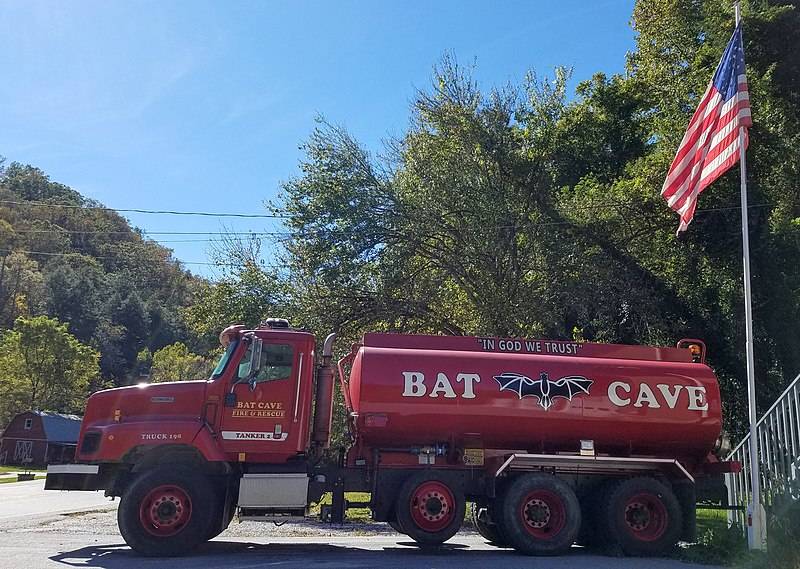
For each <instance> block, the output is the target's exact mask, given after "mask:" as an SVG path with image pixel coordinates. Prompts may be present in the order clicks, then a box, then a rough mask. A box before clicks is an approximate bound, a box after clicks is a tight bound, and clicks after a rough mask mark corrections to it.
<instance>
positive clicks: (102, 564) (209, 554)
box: [49, 537, 573, 569]
mask: <svg viewBox="0 0 800 569" xmlns="http://www.w3.org/2000/svg"><path fill="white" fill-rule="evenodd" d="M363 539H364V540H368V539H369V537H364V538H363ZM500 557H505V558H507V560H508V561H510V560H513V559H516V560H519V561H523V560H525V559H528V560H529V559H530V558H524V557H521V556H517V555H514V554H513V552H512V551H511V550H508V549H492V550H478V551H476V550H469V546H468V545H466V544H460V543H446V544H444V545H443V546H441V547H438V548H420V547H417V546H416V544H414V543H413V542H405V541H404V542H397V543H395V544H392V545H390V546H385V547H383V548H380V549H363V548H359V547H350V546H347V545H331V544H325V543H271V544H270V543H268V544H261V543H248V542H232V541H211V542H209V543H205V544H203V545H202V546H200V547H198V548H197V549H196V550H195V552H194V553H193V554H192V555H190V556H186V557H178V558H170V559H169V567H170V569H180V568H184V567H185V568H199V567H214V568H215V569H228V568H229V569H236V568H242V569H243V568H245V567H247V568H253V567H261V566H262V564H263V566H265V567H266V566H271V565H278V566H281V567H314V566H315V565H317V566H320V567H322V566H324V567H339V566H347V567H376V566H380V567H382V568H387V567H398V568H403V569H410V568H411V567H415V566H420V567H428V566H429V564H427V563H424V559H425V558H437V561H436V564H437V566H442V567H458V568H461V567H485V566H486V564H487V562H488V561H489V560H494V561H497V560H499V558H500ZM570 557H573V556H572V555H570V556H568V557H567V558H565V559H568V558H570ZM49 559H50V560H51V561H53V562H56V563H59V564H61V565H63V566H66V567H82V568H94V567H96V568H102V569H126V568H135V569H146V568H151V567H152V568H155V567H159V568H161V567H164V566H165V559H163V558H153V557H141V556H138V555H136V554H134V553H133V552H132V551H131V550H130V548H129V547H128V546H127V545H125V544H124V543H120V544H110V545H97V546H89V547H82V548H80V549H75V550H72V551H65V552H63V553H59V554H58V555H53V556H51V557H49ZM551 559H552V558H551ZM503 564H504V565H505V566H506V567H511V566H517V564H516V563H506V562H504V563H503ZM520 566H523V565H522V564H520ZM527 566H529V567H530V561H528V564H527Z"/></svg>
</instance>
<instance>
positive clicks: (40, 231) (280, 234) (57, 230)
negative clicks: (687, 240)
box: [0, 200, 771, 238]
mask: <svg viewBox="0 0 800 569" xmlns="http://www.w3.org/2000/svg"><path fill="white" fill-rule="evenodd" d="M0 203H3V202H2V200H0ZM600 207H601V206H597V207H596V208H594V209H599V208H600ZM617 207H621V206H614V207H609V208H608V209H616V208H617ZM747 207H748V209H754V208H761V207H771V204H752V205H749V206H747ZM586 209H587V210H588V209H593V208H591V207H587V208H586ZM739 209H741V206H729V207H714V208H705V209H698V210H697V211H696V212H695V215H698V214H703V213H710V212H714V211H729V210H739ZM115 211H123V210H115ZM576 211H581V208H577V209H576ZM187 213H190V212H187ZM209 215H211V214H209ZM572 223H573V222H572V221H568V220H567V221H540V222H537V221H531V222H525V223H520V224H509V225H493V226H492V225H482V226H481V227H483V228H484V229H524V228H526V227H544V226H551V225H570V224H572ZM14 232H15V233H32V234H48V233H54V234H62V235H132V234H134V235H135V234H137V232H136V231H133V230H122V231H121V230H104V229H92V230H71V229H61V228H52V229H16V230H14ZM139 232H140V233H141V234H142V235H145V236H151V235H192V236H201V235H207V236H214V237H220V238H223V237H227V236H237V237H239V236H246V237H310V236H316V235H317V234H322V233H324V234H325V235H332V234H333V235H336V234H348V233H351V231H349V230H343V229H339V230H334V229H331V230H317V231H315V232H303V231H297V232H293V231H225V232H220V231H146V230H140V231H139Z"/></svg>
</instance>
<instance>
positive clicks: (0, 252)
mask: <svg viewBox="0 0 800 569" xmlns="http://www.w3.org/2000/svg"><path fill="white" fill-rule="evenodd" d="M11 253H23V254H25V255H43V256H46V257H90V258H91V259H97V260H103V261H119V258H117V257H95V256H94V255H84V254H83V253H78V252H72V253H53V252H50V251H23V250H20V249H0V255H8V254H11ZM170 261H172V262H174V263H178V264H183V265H205V266H211V267H245V266H246V265H244V264H242V263H209V262H201V261H182V260H180V259H170ZM258 266H259V267H264V268H268V269H284V268H286V267H285V265H264V264H261V263H258Z"/></svg>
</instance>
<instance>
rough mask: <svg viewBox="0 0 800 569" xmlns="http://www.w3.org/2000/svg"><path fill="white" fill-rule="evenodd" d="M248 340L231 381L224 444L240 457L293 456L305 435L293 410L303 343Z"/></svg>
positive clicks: (297, 388) (224, 412)
mask: <svg viewBox="0 0 800 569" xmlns="http://www.w3.org/2000/svg"><path fill="white" fill-rule="evenodd" d="M246 340H247V341H248V346H247V350H246V352H245V354H244V355H243V356H242V358H241V359H240V360H239V364H238V369H235V370H233V371H234V373H233V374H232V375H231V379H230V381H229V384H228V386H227V393H226V396H225V405H224V407H223V412H222V425H221V427H222V428H221V429H220V430H221V436H222V445H223V449H224V450H225V452H229V453H237V454H239V455H240V456H239V460H249V459H247V458H245V457H242V456H241V453H245V455H248V454H257V455H280V456H273V457H271V458H272V459H274V460H280V459H281V457H283V458H288V457H289V456H292V455H294V454H296V453H297V450H298V441H299V437H300V435H301V433H300V432H299V430H300V429H299V426H298V423H297V422H296V421H294V420H293V417H292V413H293V409H294V407H295V402H296V399H297V393H298V392H299V383H298V382H299V380H300V377H301V375H302V373H303V370H302V362H303V360H304V359H305V357H306V354H304V353H302V351H301V350H302V343H297V342H292V341H291V340H287V339H279V338H275V339H269V338H265V339H261V338H257V337H256V336H254V335H253V336H251V337H249V338H247V339H246ZM254 362H256V363H255V364H254ZM253 458H254V457H253Z"/></svg>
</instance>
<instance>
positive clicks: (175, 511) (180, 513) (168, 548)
mask: <svg viewBox="0 0 800 569" xmlns="http://www.w3.org/2000/svg"><path fill="white" fill-rule="evenodd" d="M213 495H214V488H213V486H212V485H211V483H210V482H209V481H208V479H207V478H206V477H205V476H204V475H203V474H202V473H198V472H194V471H190V470H186V469H181V468H177V469H176V468H174V467H173V468H166V467H160V468H155V469H153V470H151V471H149V472H145V473H144V474H142V475H141V476H139V477H138V478H137V479H135V480H134V481H133V483H131V485H130V486H128V488H127V489H126V491H125V493H124V494H123V496H122V500H121V502H120V506H119V510H118V511H117V521H118V523H119V530H120V533H121V534H122V537H123V539H124V540H125V543H127V544H128V545H129V546H130V547H131V548H132V549H133V550H134V551H136V552H137V553H140V554H142V555H147V556H159V557H169V556H175V555H183V554H185V553H188V552H189V551H191V550H192V549H193V548H195V547H196V546H197V545H199V544H200V543H202V542H204V541H206V539H207V537H208V536H209V535H210V533H211V531H212V530H211V527H212V524H213V523H214V510H215V508H214V503H213V500H208V496H213ZM218 521H219V520H217V522H218Z"/></svg>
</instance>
